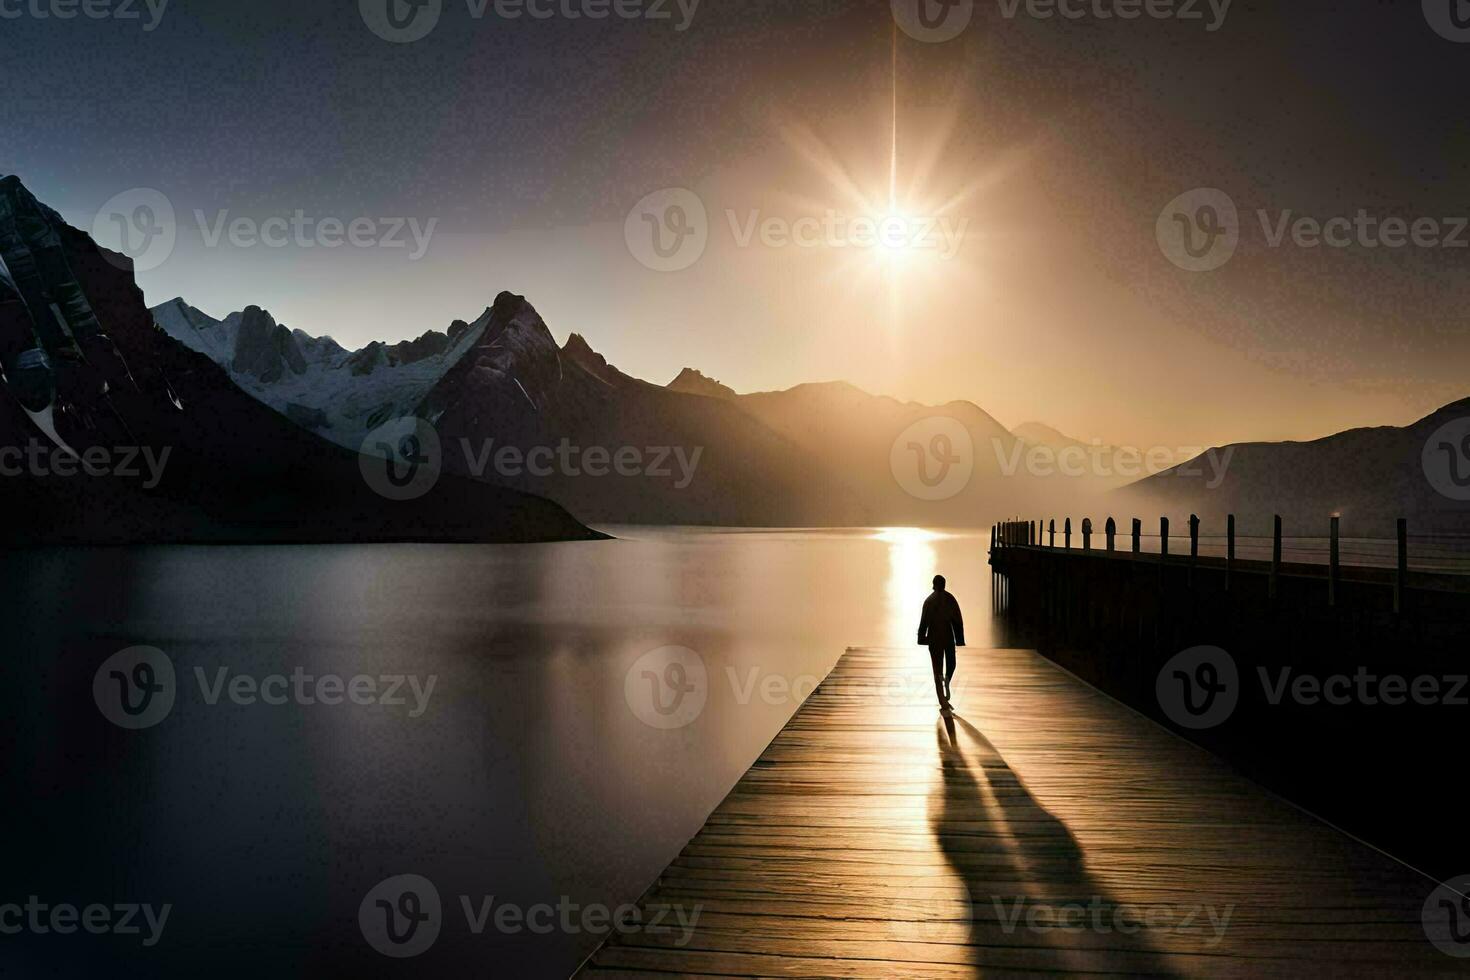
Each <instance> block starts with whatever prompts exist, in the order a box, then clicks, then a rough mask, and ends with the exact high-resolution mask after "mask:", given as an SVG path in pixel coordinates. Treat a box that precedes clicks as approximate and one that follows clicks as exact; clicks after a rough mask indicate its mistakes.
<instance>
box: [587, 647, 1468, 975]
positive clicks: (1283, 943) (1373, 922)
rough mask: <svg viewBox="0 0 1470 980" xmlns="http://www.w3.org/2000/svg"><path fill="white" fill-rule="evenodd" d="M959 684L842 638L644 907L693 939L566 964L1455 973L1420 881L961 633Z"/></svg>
mask: <svg viewBox="0 0 1470 980" xmlns="http://www.w3.org/2000/svg"><path fill="white" fill-rule="evenodd" d="M953 695H954V703H955V706H956V711H955V713H954V715H953V717H952V718H950V719H946V718H944V717H943V716H941V715H940V713H939V712H938V711H937V710H936V706H935V703H934V694H933V684H932V682H931V681H930V671H929V660H928V655H927V652H926V651H924V650H923V649H920V648H918V647H914V648H908V649H897V650H876V649H854V650H849V651H848V652H847V653H846V655H845V656H843V658H842V659H841V660H840V661H839V662H838V664H837V665H836V667H834V668H833V670H832V672H831V674H830V675H829V676H828V678H827V679H826V680H825V681H824V682H823V684H822V685H821V686H820V687H819V688H818V689H817V691H816V692H815V693H814V694H813V695H812V696H811V697H810V698H809V699H808V700H807V701H806V703H805V704H804V705H803V706H802V707H801V708H800V709H799V710H798V711H797V713H796V714H795V716H794V717H793V718H792V719H791V720H790V722H789V723H788V724H787V725H786V727H785V728H784V729H783V730H782V731H781V733H780V734H779V735H778V736H777V737H776V738H775V740H774V741H772V742H771V744H770V745H769V746H768V747H767V749H766V750H765V752H764V753H762V755H761V757H760V758H759V759H758V760H757V761H756V763H755V764H754V765H753V766H752V767H751V769H750V771H749V772H747V773H746V774H745V776H744V777H743V778H742V779H741V780H740V781H739V782H738V783H737V784H736V786H735V788H734V789H733V790H731V792H730V794H729V796H728V797H727V798H726V799H725V800H724V802H723V803H721V804H720V806H719V807H718V808H717V809H716V810H715V811H714V813H712V814H711V815H710V817H709V820H708V821H707V822H706V823H705V825H704V827H703V829H702V830H701V831H700V832H699V834H698V835H697V836H695V838H694V839H693V840H691V841H690V842H689V843H688V844H687V845H686V846H685V848H684V849H683V851H682V852H681V853H680V854H679V856H678V857H677V858H676V859H675V860H674V862H673V863H672V864H671V865H670V866H669V867H668V868H667V869H666V870H665V871H664V873H663V874H662V875H661V876H660V877H659V879H658V881H657V882H656V883H655V884H654V885H653V886H652V887H651V888H650V889H649V890H648V892H647V893H646V894H645V895H644V897H643V898H642V900H641V902H640V904H641V905H643V906H644V907H645V908H646V907H649V906H657V905H672V904H677V905H680V906H682V907H683V909H684V911H685V914H686V915H687V914H688V913H689V912H691V911H692V910H696V909H697V910H698V912H699V919H698V923H697V926H696V928H695V929H694V931H693V934H692V936H690V937H687V941H686V942H684V944H683V945H680V942H681V940H683V939H684V938H685V937H684V936H681V934H680V933H679V932H677V931H675V932H671V933H664V934H658V935H654V934H648V933H638V932H629V933H624V934H617V935H614V936H613V937H612V938H611V939H609V940H608V941H607V942H606V943H604V944H603V945H602V946H601V947H600V948H599V949H598V950H597V951H596V952H595V953H594V954H593V955H592V956H591V957H590V958H589V959H588V961H587V962H586V963H585V964H584V965H583V967H582V969H581V970H580V971H579V973H578V975H579V976H584V977H612V976H628V975H659V974H684V975H708V976H715V975H717V976H727V977H728V976H781V977H885V978H889V977H974V976H981V975H1013V974H1017V973H1022V972H1025V973H1032V972H1040V973H1064V974H1079V973H1087V974H1101V975H1107V974H1115V975H1160V976H1208V977H1216V976H1219V977H1261V976H1279V977H1305V976H1334V977H1344V976H1374V977H1381V976H1394V975H1397V976H1408V975H1416V976H1420V975H1426V974H1437V973H1443V974H1445V975H1451V974H1458V975H1463V968H1464V964H1465V962H1466V961H1464V960H1456V959H1452V958H1451V957H1449V956H1447V955H1445V954H1443V953H1441V952H1440V951H1439V950H1437V949H1436V948H1435V947H1434V946H1432V945H1431V944H1430V942H1429V941H1428V940H1427V939H1426V937H1425V932H1424V929H1423V926H1422V925H1421V909H1422V907H1423V905H1424V902H1425V899H1426V898H1427V897H1428V896H1429V894H1430V892H1431V891H1432V890H1433V889H1434V887H1435V883H1434V882H1432V881H1430V880H1429V879H1427V878H1425V877H1423V876H1421V875H1419V874H1417V873H1415V872H1413V871H1411V870H1409V869H1408V868H1406V867H1404V866H1403V865H1401V864H1399V863H1397V862H1396V861H1394V860H1392V859H1391V858H1388V857H1386V856H1384V855H1383V854H1380V853H1379V852H1377V851H1375V850H1373V849H1371V848H1369V847H1368V846H1366V845H1363V844H1360V843H1358V842H1356V841H1355V840H1353V839H1352V838H1350V837H1348V836H1346V835H1344V834H1342V833H1340V832H1338V831H1336V830H1333V829H1332V828H1331V827H1329V826H1327V825H1326V824H1323V823H1321V822H1319V821H1318V820H1316V819H1315V818H1313V817H1311V816H1309V815H1307V814H1305V813H1303V812H1302V811H1300V810H1298V809H1296V808H1294V807H1292V806H1291V805H1290V804H1287V803H1286V802H1284V801H1282V800H1281V799H1279V798H1277V797H1275V796H1272V795H1271V794H1269V793H1267V792H1266V791H1264V790H1262V789H1261V788H1260V787H1258V786H1257V785H1255V784H1254V783H1251V782H1249V781H1247V780H1246V779H1244V778H1243V777H1241V776H1238V775H1236V774H1235V773H1234V771H1233V770H1231V769H1230V768H1229V767H1227V766H1226V765H1225V764H1224V763H1222V762H1220V761H1219V760H1217V759H1216V758H1215V757H1214V756H1212V755H1210V754H1209V753H1207V752H1205V751H1203V750H1202V749H1199V748H1197V747H1195V746H1193V745H1191V744H1189V743H1187V742H1185V741H1183V740H1181V739H1179V738H1177V737H1175V736H1173V735H1171V734H1170V733H1169V732H1167V731H1165V730H1164V729H1162V728H1160V727H1159V726H1157V725H1155V724H1154V723H1152V722H1150V721H1148V720H1147V719H1145V718H1143V717H1141V716H1140V715H1138V714H1136V713H1134V712H1133V711H1131V710H1129V709H1128V708H1125V707H1123V706H1122V705H1121V704H1119V703H1118V702H1116V701H1114V700H1112V699H1111V698H1109V697H1107V696H1105V695H1103V694H1101V693H1099V692H1097V691H1096V690H1094V689H1093V688H1091V687H1089V686H1087V685H1086V684H1084V683H1082V682H1081V681H1079V680H1077V679H1076V678H1075V677H1073V676H1072V675H1070V674H1068V673H1067V672H1065V671H1063V670H1061V669H1060V668H1058V667H1056V666H1054V665H1053V664H1051V663H1050V662H1048V661H1047V660H1045V659H1044V658H1042V657H1040V656H1039V655H1037V654H1035V653H1032V652H1029V651H1019V650H981V649H973V648H965V649H962V650H961V651H960V668H959V674H958V675H957V676H956V678H955V684H954V692H953ZM1373 772H1374V767H1373V766H1371V765H1366V764H1365V765H1364V767H1363V787H1362V789H1363V792H1365V793H1371V792H1373Z"/></svg>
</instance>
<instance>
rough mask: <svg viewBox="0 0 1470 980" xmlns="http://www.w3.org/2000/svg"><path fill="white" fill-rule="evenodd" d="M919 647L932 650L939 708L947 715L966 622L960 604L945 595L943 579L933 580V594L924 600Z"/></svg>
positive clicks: (953, 598)
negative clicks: (956, 662)
mask: <svg viewBox="0 0 1470 980" xmlns="http://www.w3.org/2000/svg"><path fill="white" fill-rule="evenodd" d="M919 644H920V645H921V646H926V645H927V646H928V647H929V662H930V663H932V664H933V665H934V693H935V694H937V695H938V696H939V706H940V707H941V708H943V709H945V710H946V711H948V710H949V709H950V707H951V705H950V703H949V682H950V681H951V680H953V679H954V668H955V655H954V650H955V647H957V646H961V647H962V646H964V645H965V620H964V618H963V617H962V616H961V615H960V604H959V603H958V602H956V601H955V597H954V596H952V595H950V594H949V593H948V592H946V591H944V576H943V575H936V576H934V591H933V592H931V593H930V594H929V598H927V599H925V600H924V614H923V616H921V617H920V619H919Z"/></svg>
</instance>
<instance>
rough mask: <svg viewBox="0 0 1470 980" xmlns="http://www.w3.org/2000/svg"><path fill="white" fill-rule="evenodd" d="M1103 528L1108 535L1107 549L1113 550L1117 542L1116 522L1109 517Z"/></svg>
mask: <svg viewBox="0 0 1470 980" xmlns="http://www.w3.org/2000/svg"><path fill="white" fill-rule="evenodd" d="M1104 530H1106V531H1107V535H1108V550H1109V551H1113V550H1114V549H1115V546H1116V545H1117V543H1118V540H1117V539H1118V522H1117V521H1115V520H1113V519H1112V518H1111V517H1109V518H1108V523H1107V526H1106V527H1105V528H1104Z"/></svg>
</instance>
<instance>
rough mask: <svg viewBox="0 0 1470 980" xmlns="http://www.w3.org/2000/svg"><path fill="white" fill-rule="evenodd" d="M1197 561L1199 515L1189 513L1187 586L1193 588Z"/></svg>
mask: <svg viewBox="0 0 1470 980" xmlns="http://www.w3.org/2000/svg"><path fill="white" fill-rule="evenodd" d="M1198 563H1199V515H1198V514H1190V515H1189V587H1190V588H1191V589H1192V588H1194V566H1195V565H1196V564H1198Z"/></svg>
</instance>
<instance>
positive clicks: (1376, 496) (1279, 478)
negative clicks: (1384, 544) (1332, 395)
mask: <svg viewBox="0 0 1470 980" xmlns="http://www.w3.org/2000/svg"><path fill="white" fill-rule="evenodd" d="M1217 474H1218V475H1217ZM1119 499H1120V500H1121V501H1129V502H1132V503H1134V504H1136V506H1137V507H1139V508H1151V509H1152V510H1153V511H1156V512H1158V513H1159V514H1164V515H1167V514H1170V513H1173V514H1176V515H1179V514H1182V515H1187V514H1189V513H1196V514H1198V515H1199V516H1200V517H1201V519H1203V520H1207V521H1211V522H1213V523H1215V524H1216V526H1217V527H1218V526H1219V525H1220V524H1222V523H1223V521H1224V518H1225V515H1227V514H1236V515H1238V516H1239V517H1240V518H1241V520H1242V522H1243V523H1242V525H1241V528H1240V530H1241V532H1242V533H1253V534H1268V533H1270V530H1271V523H1272V518H1273V516H1274V515H1278V514H1279V515H1281V517H1282V521H1283V524H1284V525H1285V528H1286V533H1288V534H1296V535H1323V536H1325V535H1326V534H1327V529H1328V526H1329V524H1330V522H1331V518H1332V515H1334V514H1337V515H1340V516H1341V517H1342V526H1343V533H1344V534H1346V535H1350V536H1362V537H1382V538H1392V537H1393V535H1394V534H1395V524H1396V522H1397V519H1398V518H1400V517H1402V518H1405V519H1407V520H1408V521H1409V524H1410V531H1411V533H1416V534H1417V533H1423V532H1425V531H1426V530H1433V531H1464V530H1466V529H1470V398H1467V399H1464V400H1461V401H1457V402H1453V403H1451V404H1449V405H1446V406H1445V407H1443V408H1441V409H1439V410H1438V411H1435V412H1433V413H1431V414H1429V415H1427V416H1425V417H1424V418H1422V419H1420V420H1419V421H1417V422H1415V423H1413V424H1412V425H1407V426H1402V427H1399V426H1379V427H1375V428H1365V429H1350V430H1348V431H1346V432H1339V433H1337V434H1336V435H1332V436H1328V437H1326V438H1324V439H1317V440H1313V441H1311V442H1277V443H1271V442H1253V443H1238V444H1235V445H1231V446H1224V447H1218V448H1215V449H1211V450H1209V451H1208V453H1207V454H1205V456H1202V457H1200V458H1198V459H1195V460H1191V461H1189V462H1187V463H1183V464H1181V465H1180V466H1177V467H1174V468H1172V469H1170V470H1167V471H1165V472H1163V473H1160V474H1158V475H1156V476H1153V477H1150V478H1148V479H1146V480H1143V481H1140V482H1139V483H1136V484H1134V485H1132V486H1129V487H1127V488H1126V489H1124V490H1123V491H1120V493H1119Z"/></svg>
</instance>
